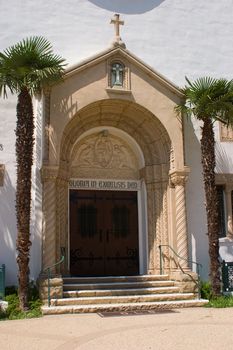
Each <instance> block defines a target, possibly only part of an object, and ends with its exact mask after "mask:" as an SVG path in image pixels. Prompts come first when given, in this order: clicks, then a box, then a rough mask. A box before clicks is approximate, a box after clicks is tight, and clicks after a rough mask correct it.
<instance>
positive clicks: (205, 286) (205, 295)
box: [201, 281, 213, 300]
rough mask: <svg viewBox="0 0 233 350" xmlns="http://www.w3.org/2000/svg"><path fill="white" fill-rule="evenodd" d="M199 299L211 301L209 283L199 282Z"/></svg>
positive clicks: (211, 295) (211, 294)
mask: <svg viewBox="0 0 233 350" xmlns="http://www.w3.org/2000/svg"><path fill="white" fill-rule="evenodd" d="M201 297H202V299H208V300H211V299H212V297H213V293H212V288H211V284H210V282H209V281H201Z"/></svg>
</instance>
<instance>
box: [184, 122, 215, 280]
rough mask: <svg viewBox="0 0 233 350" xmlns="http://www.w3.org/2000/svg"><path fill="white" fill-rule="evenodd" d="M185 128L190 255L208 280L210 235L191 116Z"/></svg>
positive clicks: (198, 146)
mask: <svg viewBox="0 0 233 350" xmlns="http://www.w3.org/2000/svg"><path fill="white" fill-rule="evenodd" d="M184 129H185V158H186V163H187V165H188V166H189V167H190V169H191V172H190V174H189V177H188V181H187V184H186V196H187V202H186V205H187V220H188V235H189V238H188V240H189V252H190V253H189V256H190V259H191V260H194V261H196V262H198V263H201V264H202V266H203V267H202V269H201V271H200V272H201V278H202V279H203V280H208V274H209V268H208V265H209V257H208V237H207V234H206V227H207V222H206V211H205V205H204V202H205V193H204V186H203V177H202V165H201V150H200V142H199V140H198V137H197V135H196V132H195V129H194V124H193V121H191V120H190V119H189V118H184ZM193 267H194V266H193Z"/></svg>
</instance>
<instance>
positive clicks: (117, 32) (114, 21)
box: [110, 13, 124, 42]
mask: <svg viewBox="0 0 233 350" xmlns="http://www.w3.org/2000/svg"><path fill="white" fill-rule="evenodd" d="M110 24H114V27H115V40H116V41H117V42H120V41H121V37H120V25H122V26H123V25H124V21H121V20H120V15H119V14H118V13H115V15H114V18H113V19H111V22H110Z"/></svg>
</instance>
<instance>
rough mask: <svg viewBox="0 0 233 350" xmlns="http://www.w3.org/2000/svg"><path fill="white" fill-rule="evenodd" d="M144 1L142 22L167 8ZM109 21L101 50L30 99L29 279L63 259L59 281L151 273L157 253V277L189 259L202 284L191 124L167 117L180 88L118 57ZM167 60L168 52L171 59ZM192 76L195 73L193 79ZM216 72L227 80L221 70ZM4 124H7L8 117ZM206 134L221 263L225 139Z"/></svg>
mask: <svg viewBox="0 0 233 350" xmlns="http://www.w3.org/2000/svg"><path fill="white" fill-rule="evenodd" d="M84 3H88V6H97V7H94V8H93V13H94V9H95V10H96V11H97V13H99V14H100V15H101V16H102V17H104V18H105V19H106V22H107V21H109V18H111V17H112V16H113V15H112V13H110V11H109V9H107V8H104V4H103V3H104V2H101V1H99V3H100V4H99V3H98V1H93V2H92V1H90V2H89V1H84ZM90 3H91V5H90ZM136 3H137V1H136ZM152 3H153V1H151V5H153V4H152ZM154 3H156V5H154V6H152V8H150V9H149V10H148V9H144V10H145V11H144V15H141V16H146V17H147V20H148V21H149V20H150V19H151V18H153V15H156V11H159V10H160V8H161V7H162V8H163V6H165V5H166V1H164V2H163V1H159V2H158V1H155V2H154ZM226 3H228V2H227V1H226ZM117 6H118V7H117ZM122 6H123V5H122V4H121V2H119V4H118V5H116V10H117V9H122V12H123V14H124V11H123V9H124V6H123V7H122ZM135 6H136V7H137V6H139V5H135ZM145 6H146V5H145ZM167 6H168V8H167V9H166V6H165V9H164V11H165V12H166V11H167V13H170V12H169V9H170V10H171V6H172V5H171V4H170V5H169V4H168V5H167ZM126 7H127V6H126ZM100 8H101V10H99V9H100ZM103 8H104V9H103ZM83 9H85V6H84V5H83ZM88 9H89V7H88ZM139 9H141V8H140V7H138V11H139ZM204 9H205V7H204ZM134 10H135V8H134ZM98 11H100V12H98ZM103 11H104V12H103ZM125 11H126V8H125ZM127 11H128V10H127ZM140 11H141V10H140ZM119 12H120V11H119ZM87 13H88V11H87V12H86V15H87ZM131 14H132V15H133V10H132V13H131ZM108 15H110V16H108ZM80 16H81V15H80ZM124 16H125V15H122V16H121V17H124ZM126 16H127V14H126ZM137 16H138V17H139V14H137ZM151 16H152V17H151ZM79 18H81V17H79ZM128 18H129V20H130V14H128ZM112 24H114V27H115V33H114V40H113V42H112V44H111V45H110V47H108V48H107V49H104V50H102V51H101V50H100V51H99V52H97V53H95V54H94V55H92V56H91V57H90V58H86V59H84V60H81V61H80V63H78V64H75V65H73V66H71V67H69V68H68V69H67V70H66V73H65V76H64V80H63V81H62V82H60V83H58V84H56V85H54V86H52V87H51V88H49V89H45V90H44V91H43V95H42V96H41V97H40V98H38V99H37V100H36V101H35V104H34V105H35V121H36V133H35V163H34V169H33V196H32V225H31V232H32V251H31V278H33V279H36V278H38V276H39V274H40V273H41V272H42V271H43V270H44V269H45V268H46V267H47V266H51V265H53V264H55V263H56V262H57V261H59V259H60V257H61V256H62V255H64V257H65V262H64V264H62V266H61V269H60V270H58V272H60V273H61V274H62V275H63V276H67V275H71V276H122V275H124V276H127V275H128V276H129V275H146V274H159V273H160V270H161V257H160V249H162V251H163V261H162V264H163V272H167V273H169V274H170V275H171V276H172V275H174V276H176V274H177V271H178V265H180V266H181V268H182V269H183V270H185V271H192V270H194V271H195V264H192V263H190V262H188V261H189V260H194V261H197V262H199V263H201V264H202V265H203V269H202V271H201V275H202V278H203V279H207V278H208V242H207V236H206V234H205V232H206V215H205V207H204V192H203V184H202V172H201V164H200V143H199V139H200V128H201V125H199V124H198V123H197V122H196V121H195V120H187V119H182V118H180V116H178V115H177V114H176V112H175V109H174V108H175V106H176V105H177V104H180V103H181V102H182V99H183V95H182V92H181V90H180V89H179V87H178V86H177V85H176V84H174V83H173V82H171V81H170V80H169V79H167V78H165V77H164V76H163V75H162V74H160V72H158V71H157V69H154V67H153V68H152V67H151V66H150V65H149V64H148V62H146V61H145V59H143V60H142V59H141V57H140V58H139V57H138V55H136V54H135V53H134V52H133V51H132V50H128V44H129V43H126V44H127V48H126V45H125V43H124V42H123V41H122V39H121V36H120V31H119V30H120V29H119V26H120V25H122V24H123V22H122V21H121V20H120V18H119V16H118V15H115V16H114V17H113V19H112ZM126 24H127V23H126ZM107 26H108V25H107V23H106V27H107ZM128 26H130V24H127V27H128ZM154 28H155V26H154V25H153V24H151V31H150V33H149V32H148V35H149V36H148V39H147V41H145V45H146V46H147V45H148V46H153V30H154ZM92 29H93V28H92ZM105 30H106V29H104V31H105ZM193 30H195V29H193ZM90 31H91V30H90ZM109 31H111V29H109ZM126 32H127V30H126ZM90 35H93V32H92V33H91V34H90ZM138 35H139V34H137V36H138ZM63 45H64V42H63ZM106 46H107V45H106ZM158 55H159V53H158ZM226 55H228V59H229V53H228V52H226ZM178 57H179V55H178V53H174V62H175V60H176V59H177V58H178ZM173 69H174V70H175V63H174V67H173ZM220 72H221V69H219V70H218V71H217V73H216V75H217V76H218V75H219V74H220ZM185 73H186V72H184V74H185ZM201 73H203V72H202V71H201V69H200V71H199V72H198V73H197V72H195V74H194V76H197V77H198V76H200V74H201ZM207 73H209V72H207ZM227 73H229V75H228V77H229V78H230V77H231V74H232V70H231V72H230V71H229V72H227ZM187 74H189V72H188V73H187ZM190 74H191V75H192V74H193V71H191V70H190ZM202 75H208V74H202ZM223 75H226V71H224V72H223ZM178 83H179V82H178ZM8 103H9V102H8ZM4 108H6V107H5V104H3V111H4ZM7 108H8V107H7ZM7 108H6V109H5V110H6V111H7V113H9V115H13V109H12V110H10V111H9V110H8V109H7ZM11 113H12V114H11ZM11 121H12V123H11V126H12V124H13V122H14V118H13V117H12V118H11ZM1 128H2V129H1V130H2V131H3V133H2V135H1V137H2V138H3V141H1V142H2V151H1V153H2V154H3V155H4V156H3V159H2V161H1V163H2V164H1V168H0V173H1V178H0V180H1V182H0V185H1V187H0V191H1V192H0V198H1V208H2V210H1V223H2V233H1V235H2V237H3V238H2V240H3V245H2V248H1V247H0V252H1V254H0V263H6V265H7V271H8V274H7V278H8V280H7V282H8V284H9V283H15V281H16V275H17V273H16V267H15V261H14V259H15V255H16V253H15V251H14V244H15V243H14V240H15V235H16V228H15V219H14V215H15V214H14V206H13V204H12V203H13V201H14V186H15V185H14V179H15V170H14V161H13V160H12V161H11V157H12V156H11V153H13V142H12V143H11V144H7V142H6V139H5V138H4V135H3V134H4V129H3V124H2V127H1ZM215 129H216V153H217V167H216V182H217V184H218V193H219V202H220V205H219V210H220V213H221V224H222V228H221V232H220V238H219V239H220V256H221V259H223V260H226V261H232V259H233V243H232V237H233V232H232V210H233V209H232V208H233V201H232V198H233V167H232V158H231V157H232V152H231V151H232V141H233V134H232V131H231V130H229V129H226V128H224V127H223V126H222V125H216V128H215ZM6 145H8V147H9V148H8V150H10V152H8V153H7V149H6ZM8 157H9V158H8ZM7 159H10V160H7ZM12 218H13V219H12ZM159 247H161V248H159ZM1 249H2V250H1ZM173 250H174V251H175V252H176V253H177V254H178V256H179V257H180V258H179V257H176V256H175V255H174V252H173Z"/></svg>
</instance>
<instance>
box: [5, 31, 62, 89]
mask: <svg viewBox="0 0 233 350" xmlns="http://www.w3.org/2000/svg"><path fill="white" fill-rule="evenodd" d="M0 62H2V64H1V63H0V93H2V94H3V95H4V94H5V85H7V86H8V88H9V89H10V90H11V91H13V92H19V91H20V89H21V88H22V87H25V86H26V87H27V89H28V91H30V93H31V94H34V93H36V92H37V91H38V89H40V88H41V86H42V85H44V84H45V83H48V82H50V81H53V82H54V81H57V80H59V79H61V77H62V75H63V73H64V67H65V60H64V59H63V58H62V57H61V56H59V55H55V54H53V51H52V46H51V44H50V43H49V41H47V40H46V39H45V38H43V37H41V36H38V37H37V36H35V37H30V38H26V39H24V40H22V41H21V42H19V43H17V44H15V45H13V46H11V47H9V48H8V49H6V50H5V51H4V52H3V53H1V54H0Z"/></svg>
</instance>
